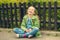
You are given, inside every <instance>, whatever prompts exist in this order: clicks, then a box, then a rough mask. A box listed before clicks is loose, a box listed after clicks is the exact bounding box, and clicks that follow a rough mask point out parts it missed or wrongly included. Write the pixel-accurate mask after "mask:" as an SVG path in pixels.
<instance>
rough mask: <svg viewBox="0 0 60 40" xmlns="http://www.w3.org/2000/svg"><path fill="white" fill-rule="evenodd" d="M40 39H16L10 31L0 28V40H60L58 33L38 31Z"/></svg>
mask: <svg viewBox="0 0 60 40" xmlns="http://www.w3.org/2000/svg"><path fill="white" fill-rule="evenodd" d="M40 32H41V35H42V36H41V37H40V38H36V37H35V38H31V39H28V38H17V37H16V35H15V33H14V32H13V31H12V29H6V28H0V40H60V32H58V31H42V30H41V31H40Z"/></svg>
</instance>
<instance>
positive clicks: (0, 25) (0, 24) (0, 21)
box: [0, 6, 2, 27]
mask: <svg viewBox="0 0 60 40" xmlns="http://www.w3.org/2000/svg"><path fill="white" fill-rule="evenodd" d="M0 8H1V6H0ZM0 27H2V20H1V10H0Z"/></svg>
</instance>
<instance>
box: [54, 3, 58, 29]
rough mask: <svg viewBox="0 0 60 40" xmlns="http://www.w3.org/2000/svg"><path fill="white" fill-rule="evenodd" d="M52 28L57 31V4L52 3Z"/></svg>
mask: <svg viewBox="0 0 60 40" xmlns="http://www.w3.org/2000/svg"><path fill="white" fill-rule="evenodd" d="M54 27H55V30H57V2H54Z"/></svg>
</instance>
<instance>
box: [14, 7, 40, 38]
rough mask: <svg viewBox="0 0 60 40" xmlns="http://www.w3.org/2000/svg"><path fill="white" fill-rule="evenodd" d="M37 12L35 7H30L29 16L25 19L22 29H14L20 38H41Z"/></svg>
mask: <svg viewBox="0 0 60 40" xmlns="http://www.w3.org/2000/svg"><path fill="white" fill-rule="evenodd" d="M35 11H36V9H35V8H34V7H33V6H30V7H29V8H28V10H27V14H26V15H25V16H24V17H23V21H22V24H21V28H14V29H13V31H14V32H15V33H16V36H17V37H20V38H27V37H28V38H32V37H40V32H39V27H40V26H39V19H38V16H37V15H36V13H35Z"/></svg>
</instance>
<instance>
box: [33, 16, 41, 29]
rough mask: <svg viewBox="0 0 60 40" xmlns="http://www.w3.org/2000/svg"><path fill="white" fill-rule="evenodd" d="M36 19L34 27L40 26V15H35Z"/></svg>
mask: <svg viewBox="0 0 60 40" xmlns="http://www.w3.org/2000/svg"><path fill="white" fill-rule="evenodd" d="M34 21H35V23H34V26H33V27H32V28H34V27H37V28H40V21H39V18H38V16H35V20H34Z"/></svg>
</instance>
